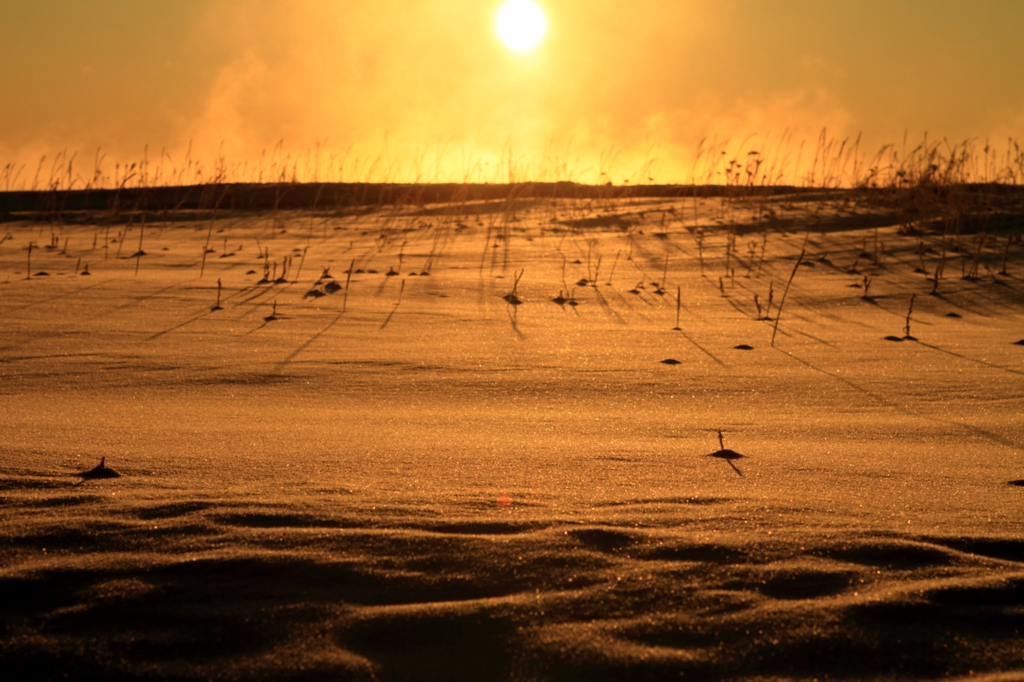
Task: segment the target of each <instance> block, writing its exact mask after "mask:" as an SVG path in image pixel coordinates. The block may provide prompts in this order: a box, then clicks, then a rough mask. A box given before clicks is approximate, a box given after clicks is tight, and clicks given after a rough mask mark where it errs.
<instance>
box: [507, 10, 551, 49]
mask: <svg viewBox="0 0 1024 682" xmlns="http://www.w3.org/2000/svg"><path fill="white" fill-rule="evenodd" d="M494 28H495V29H496V30H497V31H498V37H499V38H501V42H502V43H504V44H505V47H507V48H508V49H510V50H512V51H513V52H530V51H531V50H533V49H534V48H536V47H537V46H538V45H540V41H541V40H543V39H544V33H545V32H546V31H547V28H548V20H547V19H546V18H545V17H544V11H543V10H542V9H541V8H540V6H539V5H538V4H537V3H535V2H533V0H508V1H507V2H506V3H505V4H503V5H502V6H501V9H499V10H498V16H497V18H496V19H495V21H494Z"/></svg>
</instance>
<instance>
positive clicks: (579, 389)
mask: <svg viewBox="0 0 1024 682" xmlns="http://www.w3.org/2000/svg"><path fill="white" fill-rule="evenodd" d="M769 210H770V213H769ZM759 217H760V219H758V218H759ZM898 218H899V216H898V215H897V212H896V211H894V210H892V209H889V208H886V207H884V206H871V205H856V204H851V203H845V204H844V203H843V202H840V201H830V200H826V198H821V197H818V198H817V199H815V198H813V197H804V198H800V197H788V198H782V199H773V200H770V201H767V202H766V203H759V204H754V203H744V204H737V203H728V204H723V203H722V202H721V200H718V199H698V200H696V201H695V200H692V199H686V200H659V199H647V200H643V201H639V200H632V201H610V200H609V201H603V202H602V201H591V202H582V201H579V202H574V201H567V200H563V201H557V202H556V201H539V200H538V201H527V200H523V201H519V202H493V203H475V204H460V205H451V206H444V205H441V206H429V207H425V208H421V207H412V208H401V209H394V208H381V209H377V210H373V211H358V212H350V213H328V212H323V211H317V212H311V211H310V212H288V213H285V212H275V213H265V214H259V215H256V214H251V213H230V212H225V211H221V212H220V213H218V214H216V215H207V214H187V213H174V212H165V213H162V214H156V213H154V214H150V215H147V216H145V222H142V221H141V217H140V216H135V217H134V218H132V222H131V223H130V224H126V222H125V221H126V218H125V217H124V216H122V217H121V218H118V219H115V220H112V221H111V219H108V218H106V217H105V216H104V215H102V214H93V215H84V214H80V215H76V216H72V217H69V221H70V222H68V223H66V224H63V225H56V224H52V223H41V222H34V223H33V222H28V221H20V222H18V221H14V222H6V223H0V232H2V233H3V234H9V235H10V236H9V238H6V239H5V240H4V241H3V242H2V243H0V316H2V320H3V322H2V325H0V510H2V519H3V524H2V526H0V671H2V674H0V678H3V679H10V680H15V679H61V678H65V677H67V678H71V679H75V678H78V679H84V678H92V679H106V680H129V679H131V680H136V679H176V680H177V679H182V680H185V679H188V680H191V679H196V680H198V679H274V680H277V679H376V680H404V679H438V680H442V679H443V680H455V679H462V680H488V679H494V680H576V679H579V680H601V679H609V680H622V679H637V680H640V679H658V680H660V679H677V678H679V677H680V676H681V677H682V678H683V679H694V678H697V679H738V678H746V679H752V678H757V679H781V678H812V677H814V678H818V679H830V678H857V679H864V678H885V679H937V678H947V677H967V676H971V675H974V676H978V675H988V677H987V679H1021V678H1024V481H1022V479H1024V459H1022V456H1021V455H1022V451H1024V345H1018V344H1017V343H1016V342H1018V341H1020V340H1022V339H1024V280H1022V277H1024V246H1022V245H1021V244H1020V243H1019V235H1020V234H1021V232H1022V231H1024V220H1021V219H1017V222H1016V223H1015V222H1013V220H1009V221H1007V220H1003V222H1002V223H1000V224H1001V225H1003V226H1004V228H1003V229H1002V232H1001V233H997V234H995V236H994V237H993V235H992V234H991V232H990V234H989V235H988V237H987V239H986V241H985V242H984V244H983V245H982V249H981V251H980V253H978V258H977V260H975V253H976V252H978V245H979V240H978V239H977V238H976V236H975V234H974V230H971V231H969V232H968V231H965V232H964V234H962V235H961V236H960V237H959V238H958V239H954V236H953V234H952V233H950V235H949V236H947V237H945V238H944V237H943V234H942V233H943V231H944V228H943V226H942V225H941V224H939V223H922V224H917V225H913V226H912V229H911V230H910V231H909V232H908V230H906V229H903V230H901V228H900V220H899V219H898ZM108 222H109V224H108ZM904 223H905V224H904V227H906V221H904ZM1006 224H1010V226H1011V228H1012V229H1009V230H1008V229H1006V228H1005V225H1006ZM733 225H738V226H739V227H738V228H736V229H731V227H732V226H733ZM1014 226H1015V227H1014ZM730 232H733V233H735V234H736V236H735V238H734V239H735V241H734V244H733V246H729V242H730V236H729V234H730ZM140 233H141V234H140ZM3 234H0V237H2V236H3ZM702 235H703V236H702ZM140 237H141V241H140ZM111 240H112V241H111ZM1014 240H1016V241H1014ZM30 241H31V242H33V243H34V248H33V249H32V250H31V252H29V251H28V250H27V247H28V245H29V242H30ZM957 241H959V248H960V249H961V250H960V252H955V251H953V250H952V249H953V248H955V247H956V246H957ZM140 244H141V249H140ZM50 245H52V248H46V247H47V246H50ZM207 248H208V249H209V250H210V252H209V253H206V254H205V260H204V255H203V251H204V249H207ZM802 249H805V255H804V257H803V261H802V264H801V265H799V266H797V265H796V263H797V259H798V256H799V254H800V252H801V250H802ZM140 250H141V251H144V252H145V255H140V256H137V257H131V256H132V255H133V254H135V253H136V252H138V251H140ZM943 252H945V255H943ZM1004 257H1005V258H1006V262H1007V265H1006V273H1007V274H1005V275H1004V274H999V273H1000V271H1001V269H1002V266H1003V260H1004ZM28 258H31V270H30V271H29V270H27V267H28V264H29V261H28ZM285 258H289V259H290V261H291V262H290V265H289V266H288V269H287V272H286V274H285V275H284V276H283V277H282V273H283V272H284V269H285V267H286V266H285ZM702 260H703V265H702ZM942 262H944V266H943V267H944V270H943V276H942V277H941V278H940V279H939V281H938V285H937V290H936V293H935V294H932V293H931V292H932V290H933V287H934V282H933V279H934V272H935V270H936V268H938V267H939V266H940V263H942ZM76 263H77V264H78V265H77V270H76ZM86 266H87V267H88V272H89V275H87V276H86V275H83V274H78V273H79V272H82V271H85V270H86ZM265 266H266V268H267V272H266V274H267V275H269V276H268V277H267V279H269V280H271V281H269V282H264V283H260V280H261V279H263V278H264V274H265V270H264V267H265ZM975 266H976V267H975ZM915 268H917V269H919V270H924V272H915ZM972 268H974V269H976V275H977V276H976V277H973V278H963V277H962V275H964V274H971V270H972ZM350 269H352V273H351V277H349V273H348V271H349V270H350ZM702 270H703V275H702ZM851 270H853V271H855V272H851ZM794 271H795V276H793V279H792V285H791V287H790V288H789V291H788V295H786V298H785V303H784V306H783V308H782V312H781V318H780V319H779V320H778V328H777V332H776V335H775V340H774V346H772V336H773V328H774V325H775V322H776V318H777V317H778V316H779V313H778V311H779V306H780V302H781V301H782V298H783V293H784V291H785V290H786V286H787V281H789V279H790V277H791V274H792V273H793V272H794ZM28 272H30V273H31V275H32V276H31V278H26V274H27V273H28ZM42 272H45V273H48V274H46V275H43V274H40V273H42ZM388 273H392V274H388ZM426 273H429V274H426ZM865 277H868V278H869V282H868V287H869V288H868V290H867V296H866V297H865V290H864V288H863V287H864V284H865ZM929 277H930V278H932V279H929ZM3 280H6V281H3ZM275 280H280V281H275ZM584 280H586V281H584ZM218 281H220V283H221V285H222V290H221V292H220V309H219V310H211V308H213V307H214V306H215V304H216V303H217V300H218ZM769 291H771V294H769ZM314 292H315V293H314ZM677 292H678V294H679V295H678V299H677ZM320 294H322V295H320ZM755 294H756V295H757V297H758V299H757V303H756V304H755V300H754V295H755ZM915 294H916V296H914V299H913V311H912V313H911V315H910V320H909V333H910V336H912V337H914V338H913V339H905V340H904V339H902V337H904V336H905V335H906V334H907V329H906V326H907V324H908V320H907V313H908V309H909V306H910V304H911V296H912V295H915ZM559 295H561V297H562V298H564V299H566V300H565V301H563V302H561V303H556V302H554V301H552V299H554V298H556V297H558V296H559ZM512 296H515V300H516V301H518V305H513V304H510V303H509V302H508V300H507V299H511V297H512ZM769 296H771V307H770V309H768V310H767V311H765V310H762V312H761V313H759V311H758V308H757V305H758V304H759V305H760V306H761V307H762V309H764V308H766V306H767V303H768V300H769ZM677 300H678V307H677ZM574 303H575V304H576V305H573V304H574ZM677 314H678V329H675V327H676V326H677ZM759 317H760V318H763V317H767V318H769V319H759ZM887 336H889V337H893V338H894V339H895V340H891V339H890V340H887V339H886V338H885V337H887ZM738 346H747V347H749V348H743V347H740V348H738ZM666 360H670V361H674V362H671V363H666V362H665V361H666ZM719 430H721V432H722V438H723V443H724V447H725V448H727V449H731V450H734V451H736V452H738V453H741V454H742V455H744V457H743V458H741V459H723V458H718V457H709V456H708V455H709V454H710V453H713V452H715V451H718V450H719V449H720V447H721V446H720V444H719V436H718V431H719ZM101 458H105V462H106V466H107V467H108V468H111V469H113V470H115V471H117V472H119V473H120V474H121V476H120V477H119V478H108V479H95V480H94V479H81V478H79V477H78V476H77V475H76V474H77V473H79V472H81V471H84V470H87V469H90V468H92V467H94V466H95V465H97V464H98V463H99V462H100V459H101ZM972 679H974V678H972ZM981 679H986V678H985V677H982V678H981Z"/></svg>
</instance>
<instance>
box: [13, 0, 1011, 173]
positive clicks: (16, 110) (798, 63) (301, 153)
mask: <svg viewBox="0 0 1024 682" xmlns="http://www.w3.org/2000/svg"><path fill="white" fill-rule="evenodd" d="M538 3H539V4H540V5H541V6H542V8H543V10H544V12H545V13H546V16H547V20H548V31H547V34H546V35H545V38H544V40H543V42H542V43H541V45H540V46H539V48H537V49H536V50H535V51H533V52H530V53H527V54H517V53H514V52H512V51H510V50H508V49H507V48H506V47H504V46H503V45H502V44H501V42H500V41H499V40H498V37H497V34H496V32H495V30H494V25H493V24H494V17H495V15H496V13H497V11H498V8H499V6H500V4H501V0H493V1H491V0H146V1H139V0H4V2H3V3H0V45H3V46H4V54H5V68H4V69H2V70H0V92H2V93H3V95H2V97H0V167H2V166H3V165H4V164H8V163H12V164H15V167H17V168H20V167H21V166H24V170H23V171H20V175H18V176H17V177H18V178H19V179H18V181H17V182H18V183H21V184H27V185H31V184H32V183H33V178H34V176H35V175H36V173H37V167H38V166H39V160H40V158H41V157H42V156H43V155H46V157H47V160H46V161H45V162H44V164H43V170H42V171H41V174H42V176H43V177H44V178H45V177H47V176H50V175H52V173H53V171H52V168H51V166H50V164H51V163H52V161H53V159H54V157H55V154H56V153H58V152H61V151H62V150H67V155H66V156H65V157H64V158H67V156H70V155H71V154H73V153H76V152H77V156H76V157H75V166H74V172H75V173H76V174H79V175H80V176H81V178H82V181H80V182H84V181H87V180H88V179H89V178H90V177H91V175H92V172H93V167H94V165H95V158H96V154H97V149H100V154H102V155H104V157H103V159H104V160H103V172H104V173H106V174H113V173H114V167H113V166H114V164H115V163H117V162H132V161H140V160H141V159H142V158H143V155H144V149H145V147H146V146H147V145H148V151H146V152H145V154H146V156H147V157H148V159H149V164H150V167H151V168H155V167H156V166H157V165H158V161H159V160H160V159H161V158H163V164H164V169H163V171H162V172H163V174H164V176H165V177H166V176H167V175H168V174H169V172H170V169H171V168H172V167H176V168H178V169H179V170H180V169H181V168H183V167H185V165H186V164H185V159H186V153H187V150H188V149H189V145H190V144H191V149H192V152H191V157H190V158H191V159H192V160H193V161H194V162H195V161H201V162H202V163H203V164H204V165H203V169H204V172H205V173H210V172H212V168H213V165H214V163H215V160H216V159H218V158H223V159H224V160H225V162H226V163H227V164H228V166H229V168H231V169H232V171H231V172H232V173H233V174H234V177H232V178H229V179H239V180H241V179H257V177H258V176H259V174H260V173H262V174H263V176H262V179H264V180H267V179H270V177H269V176H270V175H272V174H274V173H279V172H280V168H281V167H282V160H283V159H285V158H287V159H288V163H290V164H291V167H292V168H294V167H295V166H296V164H298V170H299V172H300V174H301V175H303V177H302V179H313V177H314V176H315V177H316V178H317V179H320V180H346V181H353V180H400V181H408V180H416V179H419V180H424V181H446V180H453V181H462V180H464V179H466V178H469V179H475V180H488V181H508V180H509V179H515V180H524V179H539V180H563V179H570V180H578V181H585V182H597V181H604V180H605V179H612V180H614V181H615V182H616V183H619V182H622V181H624V180H632V181H633V182H638V181H647V178H648V177H650V178H654V180H655V181H657V182H674V181H682V182H688V181H689V180H690V173H691V168H692V167H693V161H694V156H695V154H696V152H697V149H698V146H699V144H700V142H701V140H702V139H706V140H709V141H711V142H706V143H705V149H707V148H709V146H713V145H715V144H724V143H728V144H729V145H730V148H731V149H732V150H734V151H735V150H737V149H759V150H761V151H762V152H763V153H774V154H775V155H776V157H778V158H780V159H781V158H783V157H785V158H788V159H789V161H788V166H786V167H788V168H789V171H788V172H790V173H792V167H793V165H794V164H795V158H796V156H795V155H796V154H797V153H798V149H799V144H800V142H801V141H804V142H806V144H807V145H810V146H812V147H813V145H814V144H815V143H816V141H817V139H818V136H819V134H820V132H821V130H822V129H823V128H826V129H827V131H828V135H829V136H830V137H831V138H834V139H836V140H842V139H843V138H845V137H850V138H851V139H852V138H855V137H856V136H857V135H858V134H859V133H861V134H863V139H862V141H861V147H862V148H863V149H866V150H869V151H871V152H874V151H876V150H877V148H879V147H880V146H881V145H882V144H884V143H889V142H893V143H897V146H900V145H902V142H903V139H904V132H905V131H908V133H909V139H910V141H911V142H910V144H916V143H917V142H918V141H920V139H921V137H922V136H923V135H924V134H925V132H927V133H928V134H929V136H930V137H931V138H932V139H940V138H942V137H943V136H945V137H947V138H949V139H950V141H954V140H955V141H963V140H966V139H976V140H978V141H979V144H981V145H983V144H984V141H985V139H987V138H990V139H991V140H992V141H993V143H994V144H997V145H999V146H1003V147H1005V145H1006V140H1007V138H1008V137H1016V138H1020V137H1024V39H1022V38H1021V37H1020V30H1021V28H1022V27H1024V2H1019V1H1017V0H974V1H972V2H966V1H959V0H956V1H953V0H900V1H898V2H894V1H892V0H860V1H846V2H844V1H842V0H829V1H828V2H822V1H819V0H714V1H711V0H706V1H702V2H695V1H688V0H634V1H630V2H627V1H625V0H538ZM161 150H165V152H166V156H164V155H162V154H161ZM772 150H786V151H774V152H773V151H772ZM802 153H803V154H804V155H807V154H808V153H809V152H807V151H804V152H802ZM783 166H784V164H780V167H783ZM151 172H152V171H151ZM601 173H606V175H601ZM9 175H10V174H9ZM243 175H245V176H248V177H242V176H243ZM788 179H790V180H792V178H788ZM3 188H4V187H3V185H2V183H0V189H3Z"/></svg>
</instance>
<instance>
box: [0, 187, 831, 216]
mask: <svg viewBox="0 0 1024 682" xmlns="http://www.w3.org/2000/svg"><path fill="white" fill-rule="evenodd" d="M819 191H821V190H815V189H808V188H801V187H790V186H782V185H780V186H768V187H736V186H732V187H725V186H722V185H610V184H609V185H584V184H579V183H575V182H524V183H513V184H500V185H492V184H488V183H469V184H457V183H440V184H397V183H363V182H358V183H340V182H339V183H323V182H321V183H274V184H256V183H225V184H206V185H188V186H180V187H135V188H125V189H90V190H86V189H76V190H41V191H16V192H0V214H2V213H3V212H8V213H24V212H40V213H46V212H62V211H144V210H151V211H152V210H157V211H161V210H213V209H225V210H235V211H238V210H242V211H265V210H273V209H314V208H319V209H325V210H327V209H337V208H346V207H352V206H372V205H396V204H398V205H401V204H410V205H421V204H434V203H451V202H462V201H494V200H506V199H554V198H559V199H623V198H632V197H666V198H674V197H692V196H698V197H717V196H723V195H725V194H729V195H730V196H746V195H761V196H765V195H767V196H770V195H784V194H797V193H808V192H819Z"/></svg>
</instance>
